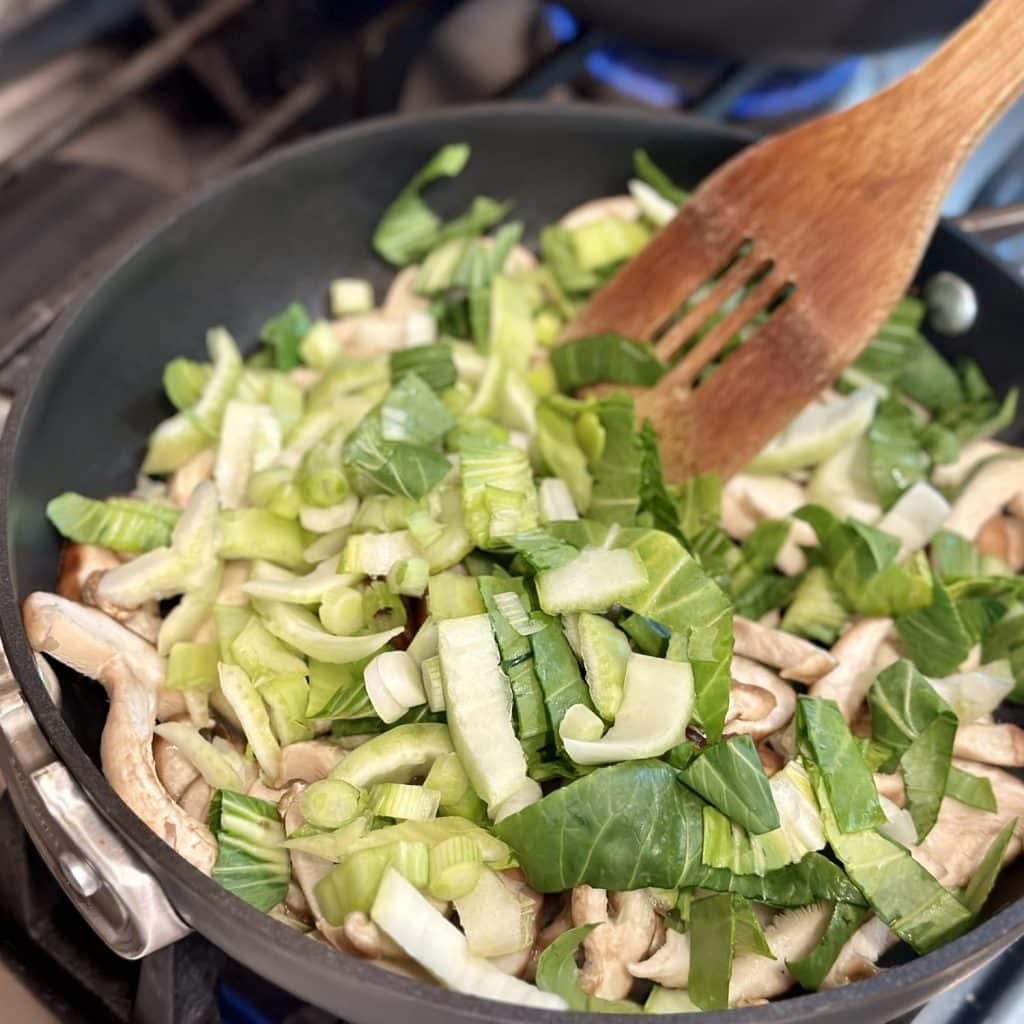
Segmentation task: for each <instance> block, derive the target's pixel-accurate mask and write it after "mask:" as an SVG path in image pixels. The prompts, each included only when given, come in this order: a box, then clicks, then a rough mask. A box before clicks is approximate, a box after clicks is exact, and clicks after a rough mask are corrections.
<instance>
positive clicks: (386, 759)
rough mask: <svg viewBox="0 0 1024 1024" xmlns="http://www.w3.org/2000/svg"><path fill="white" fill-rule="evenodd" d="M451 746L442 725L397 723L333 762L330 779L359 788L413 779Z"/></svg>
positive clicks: (447, 734)
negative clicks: (337, 761)
mask: <svg viewBox="0 0 1024 1024" xmlns="http://www.w3.org/2000/svg"><path fill="white" fill-rule="evenodd" d="M452 749H453V748H452V741H451V736H450V735H449V733H448V727H447V726H445V725H441V724H439V723H433V722H420V723H415V724H410V725H397V726H395V728H394V729H390V730H389V731H388V732H383V733H381V734H380V735H379V736H374V737H373V739H371V740H368V741H367V742H366V743H364V744H363V745H362V746H361V747H359V748H358V749H356V750H353V751H352V752H351V753H350V754H349V755H348V756H347V757H346V758H345V759H344V760H343V761H340V762H339V763H338V764H337V765H335V767H334V768H333V769H332V771H331V778H332V779H342V780H343V781H345V782H348V783H349V784H350V785H353V786H356V787H358V788H359V789H367V788H369V787H370V786H372V785H374V784H375V783H378V782H412V780H413V779H414V778H422V777H423V776H424V775H426V774H427V773H428V772H429V771H430V769H431V767H432V765H433V764H434V762H435V761H436V760H437V759H438V758H439V757H441V756H442V755H443V754H450V753H451V752H452Z"/></svg>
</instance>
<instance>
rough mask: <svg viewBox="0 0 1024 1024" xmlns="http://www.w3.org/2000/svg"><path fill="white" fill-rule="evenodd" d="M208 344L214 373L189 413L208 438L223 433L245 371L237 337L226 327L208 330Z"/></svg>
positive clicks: (190, 417) (189, 416)
mask: <svg viewBox="0 0 1024 1024" xmlns="http://www.w3.org/2000/svg"><path fill="white" fill-rule="evenodd" d="M206 346H207V349H208V350H209V353H210V359H211V360H212V362H213V373H212V374H211V375H210V379H209V380H208V381H207V382H206V386H205V387H204V388H203V391H202V394H201V395H200V396H199V400H198V401H197V402H196V404H195V405H194V406H192V408H191V409H190V410H189V411H188V412H187V413H186V415H187V416H188V418H189V420H191V421H192V422H193V423H194V424H195V425H196V426H197V427H199V429H200V430H202V431H203V433H205V434H206V435H207V436H208V437H211V438H215V437H219V436H220V426H221V420H222V418H223V416H224V410H225V408H226V407H227V404H228V400H229V399H230V398H231V396H232V394H233V393H234V390H235V387H236V385H237V384H238V379H239V377H240V376H241V373H242V356H241V354H240V353H239V351H238V346H237V345H236V344H235V339H234V338H232V337H231V335H230V334H229V333H228V332H227V331H226V330H225V329H224V328H223V327H212V328H211V329H210V330H209V331H207V333H206Z"/></svg>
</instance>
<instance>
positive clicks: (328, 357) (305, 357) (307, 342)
mask: <svg viewBox="0 0 1024 1024" xmlns="http://www.w3.org/2000/svg"><path fill="white" fill-rule="evenodd" d="M340 355H341V346H340V345H339V344H338V339H337V337H336V336H335V334H334V331H333V329H332V328H331V325H330V324H329V323H327V321H326V320H317V322H316V323H315V324H313V326H312V327H310V329H309V330H308V331H307V332H306V335H305V337H303V339H302V341H300V342H299V358H300V359H301V360H302V361H303V362H304V363H305V364H306V365H307V366H312V367H313V368H314V369H316V370H325V369H326V368H327V367H328V366H330V365H331V363H333V362H334V361H335V359H337V358H338V356H340Z"/></svg>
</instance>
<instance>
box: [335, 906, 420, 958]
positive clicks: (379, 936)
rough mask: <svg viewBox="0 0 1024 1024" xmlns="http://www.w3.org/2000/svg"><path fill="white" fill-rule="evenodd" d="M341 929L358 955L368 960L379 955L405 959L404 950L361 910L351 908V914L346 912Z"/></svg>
mask: <svg viewBox="0 0 1024 1024" xmlns="http://www.w3.org/2000/svg"><path fill="white" fill-rule="evenodd" d="M341 930H342V934H343V935H344V936H345V938H346V939H348V941H349V942H350V943H352V946H353V948H354V949H355V950H356V952H358V953H359V954H360V956H364V957H367V958H368V959H370V960H377V959H379V958H380V957H390V958H392V959H395V960H405V959H406V955H405V950H403V949H402V947H401V946H399V945H398V943H396V942H395V941H394V940H393V939H391V938H390V937H389V936H387V935H385V934H384V932H382V931H381V930H380V929H379V928H378V927H377V925H375V924H374V923H373V921H371V920H370V919H369V918H368V917H367V916H366V915H365V914H364V913H362V912H361V911H358V910H353V911H352V913H351V914H346V915H345V923H344V924H343V925H342V926H341Z"/></svg>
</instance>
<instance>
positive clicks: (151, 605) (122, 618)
mask: <svg viewBox="0 0 1024 1024" xmlns="http://www.w3.org/2000/svg"><path fill="white" fill-rule="evenodd" d="M103 576H104V572H94V573H90V575H89V576H88V577H87V578H86V580H85V581H84V582H83V583H82V589H81V596H80V597H79V600H80V601H81V602H82V604H85V605H88V606H89V607H90V608H98V609H99V610H100V611H101V612H103V613H104V615H109V616H110V617H111V618H112V619H114V620H115V621H116V622H120V623H121V625H122V626H124V627H125V629H130V630H131V631H132V632H133V633H134V634H135V635H136V636H141V637H142V639H143V640H148V641H149V643H151V644H155V643H156V640H157V637H158V636H159V635H160V625H161V618H160V606H159V605H158V604H157V603H156V601H144V602H143V603H142V604H140V605H139V606H138V608H121V607H120V606H119V605H116V604H114V603H113V602H111V601H106V600H104V599H103V598H102V597H101V596H100V593H99V584H100V581H101V580H102V579H103Z"/></svg>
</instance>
